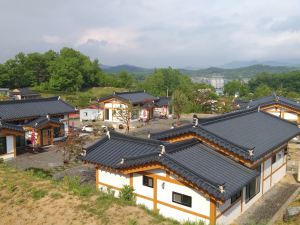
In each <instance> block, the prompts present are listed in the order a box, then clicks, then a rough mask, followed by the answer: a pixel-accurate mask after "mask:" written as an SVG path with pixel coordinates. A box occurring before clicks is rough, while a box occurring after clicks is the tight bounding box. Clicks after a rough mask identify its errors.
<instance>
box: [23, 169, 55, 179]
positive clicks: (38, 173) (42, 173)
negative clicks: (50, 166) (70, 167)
mask: <svg viewBox="0 0 300 225" xmlns="http://www.w3.org/2000/svg"><path fill="white" fill-rule="evenodd" d="M26 171H28V172H29V174H31V175H32V176H35V177H39V178H42V179H48V178H51V177H52V176H51V173H50V172H49V171H47V170H44V169H40V168H32V167H31V168H28V169H26Z"/></svg>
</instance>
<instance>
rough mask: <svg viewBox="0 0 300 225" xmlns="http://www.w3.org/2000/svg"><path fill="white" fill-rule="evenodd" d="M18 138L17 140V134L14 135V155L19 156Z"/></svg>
mask: <svg viewBox="0 0 300 225" xmlns="http://www.w3.org/2000/svg"><path fill="white" fill-rule="evenodd" d="M16 146H17V140H16V136H15V135H14V136H13V148H14V157H16V156H17V147H16Z"/></svg>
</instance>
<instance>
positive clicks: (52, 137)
mask: <svg viewBox="0 0 300 225" xmlns="http://www.w3.org/2000/svg"><path fill="white" fill-rule="evenodd" d="M53 139H54V129H53V127H51V145H53Z"/></svg>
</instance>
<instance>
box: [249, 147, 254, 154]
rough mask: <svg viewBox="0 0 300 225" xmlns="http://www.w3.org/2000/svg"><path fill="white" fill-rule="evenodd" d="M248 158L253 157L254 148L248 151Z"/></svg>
mask: <svg viewBox="0 0 300 225" xmlns="http://www.w3.org/2000/svg"><path fill="white" fill-rule="evenodd" d="M248 153H249V156H254V148H252V149H248Z"/></svg>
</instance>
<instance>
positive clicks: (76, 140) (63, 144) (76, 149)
mask: <svg viewBox="0 0 300 225" xmlns="http://www.w3.org/2000/svg"><path fill="white" fill-rule="evenodd" d="M57 146H58V150H57V151H60V152H62V153H63V159H64V163H68V162H70V160H71V159H72V158H76V157H78V156H79V155H80V154H81V153H82V151H83V149H82V146H83V140H82V139H81V138H80V137H79V132H77V131H75V130H73V129H71V130H69V134H68V136H67V137H66V139H65V140H63V141H60V142H58V144H57Z"/></svg>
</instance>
